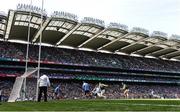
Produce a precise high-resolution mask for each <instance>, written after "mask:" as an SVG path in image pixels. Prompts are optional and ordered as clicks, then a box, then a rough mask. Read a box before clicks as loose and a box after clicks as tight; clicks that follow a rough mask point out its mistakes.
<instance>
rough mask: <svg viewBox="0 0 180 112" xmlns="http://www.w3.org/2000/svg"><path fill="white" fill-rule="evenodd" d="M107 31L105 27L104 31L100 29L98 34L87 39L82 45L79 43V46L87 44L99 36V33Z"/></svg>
mask: <svg viewBox="0 0 180 112" xmlns="http://www.w3.org/2000/svg"><path fill="white" fill-rule="evenodd" d="M105 31H106V29H103V30H102V31H100V32H99V33H97V34H96V35H94V36H93V37H91V38H90V39H88V40H86V41H85V42H83V43H82V44H81V45H79V46H78V47H82V46H83V45H85V44H87V43H88V42H90V41H91V40H93V39H94V38H96V37H98V36H99V35H101V34H102V33H104V32H105Z"/></svg>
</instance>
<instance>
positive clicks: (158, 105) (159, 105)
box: [105, 103, 180, 108]
mask: <svg viewBox="0 0 180 112" xmlns="http://www.w3.org/2000/svg"><path fill="white" fill-rule="evenodd" d="M105 104H120V105H135V106H139V105H140V106H157V107H168V106H169V107H179V108H180V105H163V104H142V103H139V104H135V103H130V104H127V103H105Z"/></svg>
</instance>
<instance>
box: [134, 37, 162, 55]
mask: <svg viewBox="0 0 180 112" xmlns="http://www.w3.org/2000/svg"><path fill="white" fill-rule="evenodd" d="M163 42H164V40H160V41H159V42H158V43H155V44H153V45H149V46H147V47H145V48H142V49H139V50H137V51H134V52H132V53H133V54H134V53H137V52H141V51H144V50H146V49H149V48H151V47H153V46H156V45H159V44H162V43H163Z"/></svg>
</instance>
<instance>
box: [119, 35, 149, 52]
mask: <svg viewBox="0 0 180 112" xmlns="http://www.w3.org/2000/svg"><path fill="white" fill-rule="evenodd" d="M146 40H147V38H146V37H145V38H143V39H140V40H138V41H136V42H133V43H132V44H130V45H127V46H125V47H123V48H121V50H124V49H126V48H128V47H131V46H133V45H136V44H138V43H139V42H143V41H146ZM117 51H118V50H117Z"/></svg>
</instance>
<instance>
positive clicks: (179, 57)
mask: <svg viewBox="0 0 180 112" xmlns="http://www.w3.org/2000/svg"><path fill="white" fill-rule="evenodd" d="M171 59H180V55H178V56H175V57H172V58H171Z"/></svg>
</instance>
